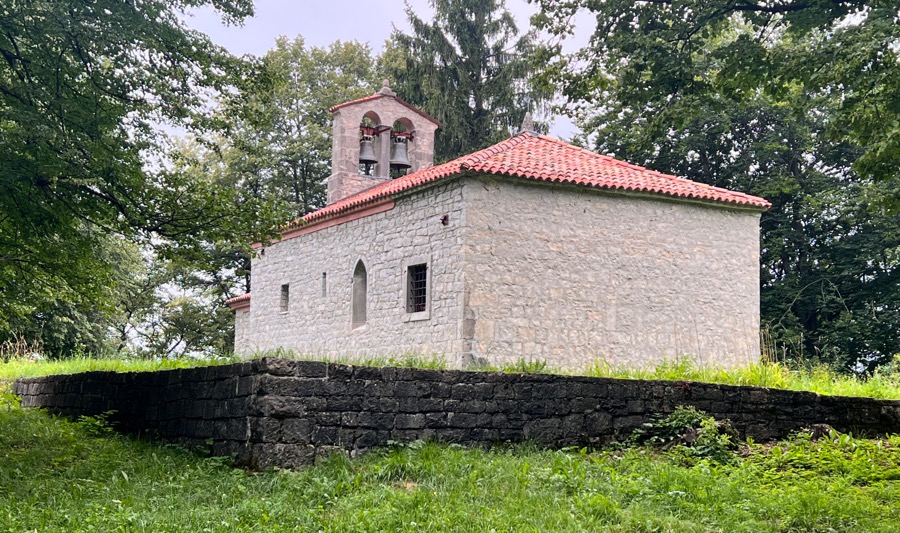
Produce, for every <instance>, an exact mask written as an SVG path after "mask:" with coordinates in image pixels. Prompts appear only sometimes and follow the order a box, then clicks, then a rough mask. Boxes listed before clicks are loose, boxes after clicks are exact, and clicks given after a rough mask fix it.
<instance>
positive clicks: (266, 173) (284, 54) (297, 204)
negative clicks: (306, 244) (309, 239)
mask: <svg viewBox="0 0 900 533" xmlns="http://www.w3.org/2000/svg"><path fill="white" fill-rule="evenodd" d="M374 64H375V60H374V59H373V58H372V55H371V51H370V50H369V47H368V46H367V45H364V44H360V43H357V42H353V41H351V42H346V43H344V42H340V41H337V42H335V43H332V44H331V45H330V46H328V47H327V48H319V47H315V46H312V47H309V46H307V45H306V43H305V42H304V40H303V38H302V37H297V38H295V39H294V40H288V39H286V38H284V37H281V38H279V39H278V40H277V41H276V43H275V48H273V49H272V50H270V51H269V52H267V53H266V54H265V55H264V56H263V57H261V58H259V59H258V60H256V61H255V62H254V66H255V71H256V76H255V77H254V78H252V79H250V80H249V82H248V83H245V84H244V85H243V87H242V91H241V92H240V94H238V95H235V96H234V97H232V98H229V99H227V100H226V101H225V102H224V105H223V107H222V109H221V111H220V115H221V120H223V121H224V122H225V123H226V124H227V125H228V129H229V136H228V138H227V139H212V140H209V141H207V143H208V144H212V145H213V146H215V150H214V151H213V152H211V153H210V154H208V156H209V157H211V158H219V163H218V164H219V165H221V166H222V168H223V170H224V175H223V176H222V177H221V179H222V180H224V181H225V182H226V183H227V184H228V185H230V186H233V187H238V188H240V189H242V190H243V191H244V194H245V195H247V196H250V197H253V198H257V199H259V198H262V199H267V200H270V201H273V202H274V203H273V204H272V205H273V206H274V207H276V208H279V209H280V210H281V213H280V214H281V216H282V217H283V218H282V220H281V222H282V223H283V222H286V221H287V220H288V219H290V218H295V217H298V216H302V215H305V214H307V213H309V212H311V211H315V210H316V209H319V208H321V207H324V205H325V200H326V188H325V183H324V181H323V180H324V178H326V177H328V175H329V174H330V173H331V141H332V124H331V113H330V112H329V109H330V108H331V107H332V106H335V105H337V104H340V103H342V102H346V101H350V100H355V99H357V98H360V97H362V96H366V95H368V94H371V93H372V92H373V91H372V87H373V86H374V85H375V84H374V82H373V78H374V77H375V76H374V72H373V65H374Z"/></svg>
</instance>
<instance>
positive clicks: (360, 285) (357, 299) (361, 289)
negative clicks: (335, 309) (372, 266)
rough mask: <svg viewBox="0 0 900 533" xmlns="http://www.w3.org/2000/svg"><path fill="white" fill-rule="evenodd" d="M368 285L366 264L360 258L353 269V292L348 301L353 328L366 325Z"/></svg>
mask: <svg viewBox="0 0 900 533" xmlns="http://www.w3.org/2000/svg"><path fill="white" fill-rule="evenodd" d="M368 285H369V282H368V276H367V275H366V265H365V264H364V263H363V262H362V259H360V260H359V262H358V263H356V268H355V269H354V270H353V292H352V295H351V298H352V299H351V302H350V304H351V311H352V313H351V314H352V317H353V329H356V328H358V327H360V326H365V325H366V292H367V291H368Z"/></svg>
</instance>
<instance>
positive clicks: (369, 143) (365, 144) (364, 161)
mask: <svg viewBox="0 0 900 533" xmlns="http://www.w3.org/2000/svg"><path fill="white" fill-rule="evenodd" d="M377 162H378V156H376V155H375V142H374V140H373V138H372V136H371V135H363V136H362V137H361V138H360V139H359V164H360V165H363V166H364V167H365V173H366V175H367V176H368V175H369V174H370V172H371V168H372V165H374V164H375V163H377Z"/></svg>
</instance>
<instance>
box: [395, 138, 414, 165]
mask: <svg viewBox="0 0 900 533" xmlns="http://www.w3.org/2000/svg"><path fill="white" fill-rule="evenodd" d="M391 140H392V141H393V142H391V168H392V169H397V170H402V169H407V168H409V167H411V166H412V163H410V162H409V156H408V155H407V148H408V147H407V144H406V143H407V142H408V139H407V138H406V137H400V136H397V137H394V138H393V139H391Z"/></svg>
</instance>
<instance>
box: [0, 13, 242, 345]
mask: <svg viewBox="0 0 900 533" xmlns="http://www.w3.org/2000/svg"><path fill="white" fill-rule="evenodd" d="M207 4H209V5H212V6H213V7H215V8H216V9H218V10H219V12H220V13H221V14H222V15H223V17H224V18H225V19H226V20H227V21H232V22H233V21H239V20H241V19H243V18H244V17H246V16H248V15H249V14H251V12H252V3H251V1H250V0H215V1H205V0H175V1H168V0H167V1H163V0H149V1H144V2H139V3H134V2H120V1H114V0H98V1H96V2H82V1H78V0H53V1H50V0H25V1H12V0H2V3H0V10H2V17H0V336H8V335H10V334H12V333H14V332H13V331H12V330H11V329H10V328H11V327H12V324H13V323H15V322H21V321H22V320H23V319H26V318H27V317H29V316H31V315H33V314H35V313H38V312H40V313H45V312H50V311H51V310H52V309H53V308H54V306H56V308H59V306H68V305H72V306H75V307H76V308H77V310H78V312H80V313H85V312H87V311H88V310H96V309H103V308H106V307H109V306H111V305H114V304H113V302H111V300H110V292H109V291H108V290H106V288H107V287H110V286H112V283H111V282H112V280H114V279H115V278H117V277H118V275H119V271H118V270H117V268H116V265H115V264H112V263H109V262H107V261H106V257H104V255H103V254H97V253H96V251H97V250H98V249H100V248H102V247H103V246H104V245H105V242H106V241H107V239H108V238H109V237H108V236H109V235H120V236H121V237H122V238H124V239H126V240H129V241H135V242H143V243H152V242H154V240H155V239H166V240H170V241H179V242H182V243H186V244H185V246H190V244H189V243H190V241H191V240H192V239H193V238H194V237H195V236H196V235H198V234H203V233H208V234H210V235H215V234H223V233H228V232H229V231H230V230H231V227H232V224H234V220H233V217H232V214H231V213H230V212H228V211H227V210H226V209H223V208H224V207H227V205H228V204H229V202H227V201H223V199H227V198H228V195H229V194H230V193H229V192H228V191H222V190H218V189H215V188H213V187H210V185H211V184H210V183H209V182H206V181H198V180H194V179H191V177H188V176H185V175H184V174H180V173H177V172H172V171H170V170H168V169H167V168H166V166H165V164H164V163H165V155H166V150H165V139H166V136H165V135H163V134H161V132H160V126H163V125H164V126H169V127H177V128H187V129H189V130H195V131H200V130H205V129H208V128H210V127H212V126H213V125H214V124H213V123H212V122H211V121H210V120H209V119H208V118H207V113H206V104H207V98H208V96H209V94H210V93H213V94H214V93H216V92H219V91H222V90H224V89H226V88H227V87H228V86H229V84H230V83H231V80H232V76H233V75H239V74H240V70H241V65H240V63H239V62H238V61H237V60H235V59H234V58H232V57H231V56H230V55H228V54H227V53H226V52H225V51H224V50H222V49H221V48H219V47H217V46H215V45H213V44H212V43H211V42H210V41H209V39H207V38H206V37H205V36H203V35H202V34H199V33H197V32H195V31H191V30H189V29H187V28H186V27H185V26H184V24H183V23H182V22H181V18H180V17H179V15H180V14H181V13H182V12H183V11H184V10H185V9H189V8H195V7H198V6H201V5H207Z"/></svg>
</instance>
